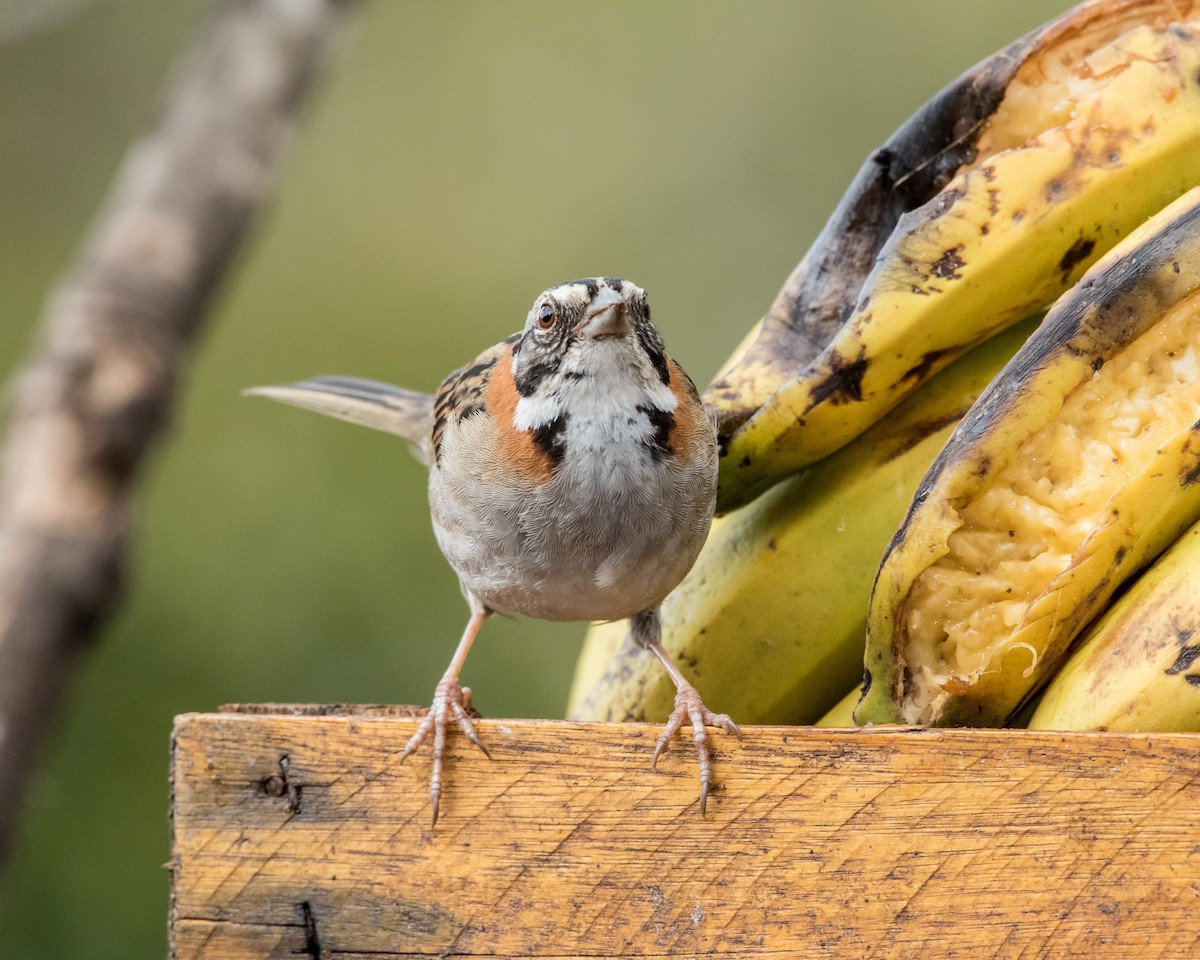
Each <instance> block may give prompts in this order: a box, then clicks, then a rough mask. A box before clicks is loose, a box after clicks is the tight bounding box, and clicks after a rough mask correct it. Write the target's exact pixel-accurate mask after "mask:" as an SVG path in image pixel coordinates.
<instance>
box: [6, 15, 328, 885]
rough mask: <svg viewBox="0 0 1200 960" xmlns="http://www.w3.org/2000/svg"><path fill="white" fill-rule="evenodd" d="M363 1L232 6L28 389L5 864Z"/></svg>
mask: <svg viewBox="0 0 1200 960" xmlns="http://www.w3.org/2000/svg"><path fill="white" fill-rule="evenodd" d="M348 5H349V0H235V2H231V3H230V4H229V5H228V7H227V8H226V10H225V11H224V12H223V13H222V14H221V15H220V16H219V17H218V18H217V20H216V22H215V24H214V26H213V28H212V29H211V31H210V32H209V33H208V34H207V35H206V36H205V37H204V38H203V39H202V40H201V41H200V42H199V44H198V45H197V47H196V48H195V49H194V50H192V51H191V52H190V53H189V54H188V55H187V57H186V58H185V61H184V63H183V64H182V65H181V67H180V70H179V73H178V75H177V78H176V82H175V83H174V85H173V88H172V89H171V90H170V92H169V94H168V96H167V99H166V102H165V104H164V106H163V108H162V110H161V112H160V115H159V116H158V118H157V119H156V121H155V122H154V123H153V124H152V127H151V129H150V130H149V131H148V132H147V133H146V134H145V135H144V136H143V137H142V138H141V139H140V140H138V141H137V142H135V143H134V144H133V146H132V147H131V149H130V151H129V153H128V155H127V156H126V158H125V161H124V164H123V165H122V167H121V170H120V172H119V174H118V176H117V178H116V181H115V183H114V185H113V187H112V189H111V191H110V194H109V197H108V199H107V201H106V203H105V205H104V207H103V208H102V210H101V211H100V214H99V217H98V219H97V221H96V223H95V224H94V225H93V228H92V232H91V235H90V237H89V238H88V240H87V241H86V243H85V244H84V246H83V249H82V251H81V252H80V255H79V258H78V261H77V262H76V263H75V265H74V266H73V268H72V269H71V270H70V271H69V272H68V274H67V275H66V277H65V278H64V280H63V281H62V282H61V284H60V287H59V289H58V290H57V292H56V293H55V294H54V295H53V296H52V297H51V299H50V301H49V303H48V305H47V308H46V312H45V316H44V320H43V330H42V333H41V340H40V343H39V345H38V346H37V348H36V349H35V351H34V353H33V356H32V357H31V358H30V360H29V362H28V365H27V369H26V371H25V372H24V374H23V375H22V376H21V377H20V379H19V381H18V385H17V392H16V397H15V404H14V409H13V413H12V418H11V422H10V426H9V434H8V438H7V442H6V446H5V448H4V450H3V453H2V456H3V460H2V465H0V864H2V863H3V862H4V861H5V859H6V857H7V853H8V850H9V848H10V846H11V841H12V836H13V833H14V830H15V825H16V821H17V814H18V812H19V808H20V801H21V797H22V794H23V791H24V786H25V783H26V781H27V780H28V777H29V773H30V770H31V767H32V766H33V764H34V762H35V759H36V755H37V748H38V745H39V743H40V741H41V739H42V734H43V730H44V728H45V727H46V726H47V724H48V722H49V721H50V720H51V719H52V717H53V715H54V710H55V707H56V705H57V702H58V700H59V698H60V695H61V693H62V691H63V688H64V684H65V682H66V680H67V679H68V677H69V674H70V672H71V668H72V666H73V663H74V661H75V659H76V654H77V653H78V651H79V650H80V649H81V647H82V646H83V645H84V643H85V641H87V640H89V639H90V638H91V637H93V636H94V635H95V634H96V632H97V630H98V628H99V625H100V623H101V622H102V621H103V620H104V619H105V617H106V615H107V613H108V612H109V611H110V610H111V609H112V606H113V603H114V601H115V600H116V599H117V597H118V595H119V593H120V590H121V586H122V582H123V574H124V569H123V568H124V561H125V554H126V540H127V531H128V512H129V511H128V507H129V501H130V497H131V494H132V493H133V490H134V485H135V481H136V479H137V475H138V468H139V466H140V465H141V463H142V461H143V460H144V458H145V455H146V452H147V449H148V447H149V446H150V443H151V441H152V440H153V439H154V438H155V437H156V436H157V435H158V434H159V432H160V431H161V430H162V427H163V425H164V424H165V422H166V420H167V414H168V410H169V407H170V402H171V399H172V396H173V393H174V388H175V386H176V384H177V382H178V381H179V379H180V377H181V375H182V374H183V372H184V370H185V366H186V361H187V359H188V347H189V345H190V343H191V341H192V339H193V338H194V337H195V334H196V332H197V329H198V328H199V327H200V325H201V322H202V320H203V318H204V314H205V308H206V307H207V305H208V303H209V301H210V299H211V297H212V294H213V292H214V290H215V289H216V287H217V285H218V283H219V282H220V280H221V279H222V277H223V276H224V274H225V272H226V270H227V269H228V267H229V265H230V263H231V261H232V259H233V257H234V256H235V254H236V253H237V251H238V249H239V247H240V244H241V241H242V239H243V238H244V237H245V235H246V232H247V228H248V226H249V225H250V222H251V219H252V217H253V215H254V213H255V211H256V210H257V209H258V208H259V207H260V206H261V205H262V203H263V201H264V200H265V199H266V197H267V195H268V194H269V192H270V189H271V186H272V184H273V181H274V175H275V172H276V170H277V168H278V166H279V161H280V159H281V157H282V156H283V154H284V151H285V147H286V146H287V143H288V141H289V139H290V134H291V133H292V130H293V128H294V126H295V123H296V119H297V113H298V111H299V109H300V107H301V105H302V103H303V102H304V100H305V98H306V95H307V94H308V92H309V90H310V89H311V87H312V85H313V81H314V79H315V77H316V74H317V70H318V67H319V66H320V65H321V62H322V60H323V59H324V55H325V54H326V53H327V51H328V49H329V46H330V43H331V41H332V37H333V33H334V28H335V26H336V23H337V21H338V20H339V17H340V14H341V12H342V10H343V9H344V8H345V7H347V6H348Z"/></svg>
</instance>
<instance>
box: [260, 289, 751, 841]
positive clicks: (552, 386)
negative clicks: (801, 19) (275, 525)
mask: <svg viewBox="0 0 1200 960" xmlns="http://www.w3.org/2000/svg"><path fill="white" fill-rule="evenodd" d="M246 392H247V393H249V394H253V395H257V396H264V397H269V398H271V399H273V400H279V401H282V402H284V403H289V404H293V405H295V406H298V407H304V408H306V409H309V410H314V411H316V412H318V413H324V414H327V415H329V416H333V417H338V418H340V419H343V420H348V421H350V422H352V423H358V424H362V425H364V426H368V427H373V428H375V429H377V430H383V431H387V432H389V433H394V434H397V435H399V436H401V437H403V438H405V439H406V440H408V441H409V443H410V444H411V445H412V447H413V449H414V452H415V453H416V454H417V456H418V458H419V459H421V460H422V461H423V462H424V463H426V464H427V465H428V467H429V509H430V514H431V517H432V521H433V531H434V535H435V536H436V538H437V542H438V546H439V547H440V548H441V550H442V553H443V554H445V556H446V559H447V560H448V561H449V563H450V566H451V567H453V569H454V571H455V573H457V574H458V579H459V582H460V584H461V586H462V590H463V593H464V594H465V596H466V599H467V603H468V605H469V606H470V619H469V620H468V622H467V626H466V629H465V631H464V632H463V635H462V639H461V640H460V641H459V644H458V648H457V649H456V650H455V652H454V656H453V657H452V658H451V660H450V665H449V666H448V667H447V668H446V672H445V674H444V676H443V677H442V679H441V681H440V682H439V683H438V685H437V687H436V689H435V691H434V696H433V704H432V706H431V707H430V709H429V711H428V713H427V714H426V715H425V717H424V719H423V720H422V722H421V724H420V726H419V727H418V729H417V732H416V733H415V734H413V736H412V738H411V739H410V740H409V741H408V743H407V744H406V745H405V747H404V750H403V752H402V754H401V757H400V762H401V763H403V762H404V761H405V760H406V759H408V757H409V756H411V755H412V754H413V753H414V751H416V750H417V748H418V747H419V746H420V745H421V744H422V743H423V742H425V741H426V740H427V739H428V738H429V736H430V734H432V735H433V747H432V752H433V759H432V770H431V773H430V780H429V794H430V799H431V801H432V807H433V822H434V824H436V823H437V816H438V807H439V804H440V800H441V795H442V785H443V761H444V755H445V743H446V735H447V731H448V729H449V728H451V727H452V726H454V725H457V727H458V728H459V729H460V730H461V731H462V733H463V735H464V736H466V737H467V739H468V740H469V741H470V742H471V743H473V744H475V746H477V747H478V748H479V749H480V750H482V751H483V752H484V754H485V755H488V756H489V757H490V754H488V751H487V748H486V747H485V746H484V744H483V742H482V741H481V739H480V738H479V735H478V733H477V732H476V730H475V726H474V724H473V723H472V722H471V707H470V690H469V688H466V687H463V686H462V685H461V684H460V682H459V678H460V674H461V671H462V668H463V664H464V662H465V660H466V658H467V654H468V652H469V651H470V649H471V645H472V643H473V642H474V641H475V637H476V634H477V633H478V632H479V629H480V627H481V626H482V624H483V622H484V620H485V619H486V618H487V617H488V616H490V615H491V614H493V613H496V614H501V615H503V616H515V615H518V614H519V615H523V616H527V617H534V618H537V619H541V620H559V621H569V620H593V621H597V620H598V621H609V620H621V619H625V618H628V619H629V621H630V633H631V636H632V638H633V640H634V641H635V642H636V643H637V644H638V646H639V647H641V648H642V649H644V650H646V651H648V652H649V653H650V654H652V655H654V656H655V657H657V658H658V660H659V661H661V663H662V665H663V667H664V668H665V669H666V670H667V672H668V673H669V674H670V677H671V679H672V680H673V681H674V684H675V688H676V691H677V692H676V696H675V704H674V710H673V711H672V713H671V715H670V717H669V718H668V720H667V723H666V726H665V728H664V729H663V732H662V735H661V736H660V737H659V738H658V740H657V742H656V743H655V747H654V753H653V755H652V757H651V767H654V766H655V765H656V764H657V762H658V758H659V756H660V754H661V753H662V752H663V751H664V750H665V749H666V748H667V747H668V745H669V743H670V741H671V739H672V737H673V736H674V735H675V734H676V733H677V732H678V731H679V729H680V728H681V727H682V726H683V724H684V723H685V722H686V723H689V724H690V725H691V727H692V731H693V740H694V742H695V745H696V750H697V754H698V761H699V777H700V811H701V814H703V813H704V811H705V807H706V801H707V797H708V793H709V790H710V787H711V785H712V767H711V761H710V755H709V754H710V751H709V744H708V735H707V732H706V730H705V728H706V726H710V727H715V728H720V729H723V730H725V731H727V732H729V733H732V734H734V735H736V736H737V737H738V738H739V739H740V737H741V733H740V731H739V730H738V727H737V725H736V724H735V723H734V722H733V721H732V720H731V719H730V718H729V717H728V716H726V715H725V714H715V713H713V712H712V711H710V710H709V709H708V707H706V706H705V705H704V703H703V701H702V700H701V698H700V694H699V693H698V692H697V690H696V688H695V687H694V686H692V684H691V683H689V682H688V680H687V679H686V678H685V677H684V675H683V674H682V673H681V672H680V670H679V668H678V666H676V664H675V663H674V662H673V660H672V659H671V657H670V655H669V654H668V653H667V651H666V650H665V649H664V648H663V645H662V628H661V624H660V620H659V613H658V608H659V604H660V603H661V602H662V600H663V598H664V597H666V595H667V594H668V593H669V592H670V591H671V590H672V589H673V588H674V587H675V586H676V584H678V583H679V582H680V580H682V579H683V577H684V575H685V574H686V573H687V572H688V570H689V569H690V568H691V566H692V563H693V562H694V561H695V559H696V555H697V554H698V553H699V552H700V548H701V546H702V545H703V544H704V540H705V538H706V537H707V536H708V529H709V525H710V523H711V521H712V516H713V509H714V506H715V504H716V488H717V443H716V430H715V427H714V424H713V421H712V419H711V418H710V416H709V415H708V413H707V412H706V411H705V408H704V406H703V404H702V403H701V401H700V395H699V393H698V392H697V390H696V387H695V384H693V383H692V381H691V379H690V378H689V377H688V375H687V374H686V373H684V371H683V368H682V367H680V366H679V364H678V363H676V362H675V361H674V360H672V359H671V358H670V357H669V356H667V354H666V352H665V350H664V348H663V342H662V340H661V338H660V337H659V335H658V332H657V330H656V329H655V327H654V325H653V324H652V323H651V321H650V306H649V304H648V303H647V302H646V294H645V291H643V290H642V289H641V288H640V287H638V286H636V285H635V284H633V283H630V282H629V281H628V280H621V279H618V278H616V277H595V278H590V279H584V280H572V281H570V282H568V283H563V284H559V285H558V286H555V287H551V288H550V289H549V290H546V291H545V292H544V293H542V294H541V295H540V296H539V297H538V298H537V299H536V300H535V301H534V303H533V307H532V308H531V309H530V311H529V315H528V317H527V318H526V320H525V325H524V328H523V329H522V330H521V331H520V332H519V333H515V334H513V335H512V336H510V337H508V338H507V339H505V340H502V341H501V342H500V343H498V344H496V345H495V346H493V347H490V348H489V349H487V350H485V351H484V352H483V353H481V354H480V355H479V356H478V357H476V358H475V359H474V360H473V361H472V362H471V363H469V364H467V365H466V366H463V367H460V368H459V369H457V370H455V371H454V372H453V373H451V374H450V376H448V377H447V378H446V379H445V380H444V381H443V382H442V384H441V386H440V387H439V388H438V391H437V393H436V394H435V395H430V394H426V393H419V392H417V391H413V390H408V389H405V388H403V387H396V386H392V385H391V384H386V383H379V382H376V381H371V380H361V379H358V378H355V377H335V376H321V377H315V378H312V379H309V380H302V381H299V382H297V383H292V384H287V385H284V386H273V387H256V388H253V389H251V390H248V391H246Z"/></svg>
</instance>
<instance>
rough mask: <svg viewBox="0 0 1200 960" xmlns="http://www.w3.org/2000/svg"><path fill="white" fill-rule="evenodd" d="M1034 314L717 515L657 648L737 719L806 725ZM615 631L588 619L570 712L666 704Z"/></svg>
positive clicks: (840, 673) (642, 657) (849, 677)
mask: <svg viewBox="0 0 1200 960" xmlns="http://www.w3.org/2000/svg"><path fill="white" fill-rule="evenodd" d="M1037 319H1038V318H1036V317H1035V318H1032V319H1031V320H1030V321H1029V322H1028V323H1025V324H1021V325H1018V326H1016V327H1013V328H1012V329H1010V330H1008V331H1006V332H1005V333H1004V334H1002V335H1000V336H997V337H994V338H992V339H991V340H989V341H988V342H986V343H984V344H981V345H980V346H979V347H977V348H975V349H974V350H972V351H971V352H970V353H968V354H967V355H966V356H964V357H962V358H961V359H960V360H958V361H957V362H955V363H954V364H952V365H951V366H950V367H948V368H947V369H945V370H944V371H942V373H940V374H939V375H938V376H936V377H935V378H934V379H933V380H931V381H930V383H929V385H928V386H927V387H926V388H925V389H924V390H922V391H920V392H919V393H917V394H915V395H914V396H912V397H910V398H909V399H908V400H906V401H905V402H904V403H903V404H901V405H900V406H899V407H897V408H896V409H895V410H894V411H892V413H891V414H890V415H889V416H887V417H886V418H885V419H884V420H883V421H882V422H881V423H879V424H877V425H876V427H875V428H873V429H871V430H869V431H867V433H865V434H864V435H863V436H862V437H860V438H858V439H857V440H856V441H854V442H853V443H851V444H849V445H848V446H846V447H845V448H843V449H842V450H840V451H838V452H837V453H836V454H834V455H833V456H832V457H829V458H828V459H826V460H825V461H823V462H822V463H820V464H817V465H816V466H814V467H813V468H812V469H810V470H808V471H807V472H806V473H804V474H802V475H800V476H795V477H790V478H789V479H788V480H786V481H785V482H783V483H781V484H779V485H778V486H777V487H775V488H774V489H773V490H770V491H768V492H767V493H766V494H765V495H764V496H762V497H759V498H758V499H757V500H756V501H755V502H754V503H752V504H750V505H749V506H747V507H745V508H744V509H742V510H738V511H736V512H735V513H732V514H730V515H728V516H725V517H721V518H718V519H717V521H716V522H715V523H714V525H713V529H712V532H711V533H710V534H709V537H708V541H707V542H706V543H705V545H704V549H703V550H702V551H701V553H700V556H699V558H698V559H697V560H696V563H695V565H694V566H693V567H692V569H691V572H690V573H689V574H688V576H687V577H686V578H685V579H684V581H683V583H681V584H680V585H679V586H678V587H677V588H676V589H675V591H674V592H673V593H672V594H671V595H670V596H669V597H668V598H667V600H666V601H665V603H664V604H663V606H662V610H661V615H662V624H663V644H664V646H666V648H667V649H668V650H670V651H671V652H672V654H673V655H674V656H675V657H677V658H678V659H679V661H680V662H682V663H685V664H687V665H689V666H690V674H689V679H691V680H692V681H693V682H694V683H695V684H696V685H697V686H698V687H699V689H700V690H701V691H702V692H703V694H704V696H705V697H708V698H711V699H713V700H714V701H715V702H718V703H720V705H721V710H722V711H726V712H728V713H730V714H732V715H734V716H736V717H737V718H738V721H739V722H741V723H811V722H812V721H813V720H815V719H817V718H818V717H820V716H821V714H822V713H824V712H825V710H827V709H828V708H829V707H830V706H831V705H832V704H833V703H834V702H835V701H836V700H838V699H839V698H840V697H841V696H842V695H843V694H844V693H845V692H846V690H847V689H849V687H850V686H851V685H852V684H853V683H855V682H856V681H859V682H861V679H862V653H863V634H864V631H865V629H866V610H867V599H868V597H869V596H870V591H871V581H872V579H873V576H874V572H875V567H876V564H877V563H878V560H879V557H880V555H881V554H882V552H883V549H884V547H885V546H886V544H887V542H888V538H889V537H890V536H891V535H892V533H893V532H894V531H895V529H896V526H897V524H898V523H899V522H900V520H901V518H902V517H903V516H904V511H905V510H906V509H907V507H908V503H909V499H910V498H911V497H912V494H913V491H914V490H915V489H916V486H917V483H918V482H919V481H920V479H921V477H922V476H923V475H924V473H925V471H926V470H927V469H928V468H929V465H930V463H932V462H933V459H934V457H935V456H936V455H937V453H938V451H939V450H940V449H941V448H942V445H943V444H944V443H945V442H946V439H947V437H948V436H949V435H950V431H951V429H952V428H953V426H954V424H955V423H957V422H958V420H959V419H960V418H961V417H962V416H963V415H964V414H965V413H966V411H967V409H968V408H969V407H970V406H971V404H972V403H973V402H974V400H975V398H976V397H978V396H979V394H980V393H981V392H982V391H983V389H984V387H986V386H987V384H988V382H989V381H990V380H991V379H992V378H993V377H994V376H995V374H996V373H997V372H998V371H999V370H1000V368H1001V367H1002V366H1003V365H1004V364H1005V363H1006V362H1007V361H1008V359H1009V358H1010V357H1011V356H1012V355H1013V354H1014V353H1015V352H1016V351H1017V349H1018V348H1019V347H1020V345H1021V343H1022V342H1024V339H1025V337H1026V336H1027V335H1028V334H1029V333H1030V331H1031V330H1033V329H1034V327H1035V326H1036V323H1037ZM627 634H628V626H627V624H626V622H624V621H621V622H618V623H611V624H599V625H596V626H594V627H592V629H591V631H590V633H589V634H588V637H587V640H586V641H585V644H584V652H583V655H582V657H581V658H580V661H579V664H578V666H577V668H576V675H575V683H574V686H573V689H572V693H571V701H570V706H569V712H570V715H571V716H572V717H573V718H574V719H578V720H645V719H652V718H654V719H657V718H658V717H660V716H665V715H666V714H668V713H669V712H670V709H671V704H672V698H673V697H674V694H675V688H674V686H673V685H672V683H671V681H670V678H668V677H666V676H665V674H664V672H663V671H662V669H661V668H659V667H658V666H657V662H656V661H655V660H654V659H653V658H652V657H649V656H647V655H646V653H645V651H643V650H640V649H639V648H637V647H636V646H634V644H633V642H632V641H631V640H629V639H627V636H626V635H627ZM664 681H665V682H664Z"/></svg>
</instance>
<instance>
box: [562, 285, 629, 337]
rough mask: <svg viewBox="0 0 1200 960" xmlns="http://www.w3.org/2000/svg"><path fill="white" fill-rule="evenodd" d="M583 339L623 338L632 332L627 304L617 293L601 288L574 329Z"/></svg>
mask: <svg viewBox="0 0 1200 960" xmlns="http://www.w3.org/2000/svg"><path fill="white" fill-rule="evenodd" d="M575 330H576V332H577V333H579V334H581V335H582V336H585V337H623V336H625V335H626V334H629V333H632V332H633V324H632V323H631V322H630V319H629V310H628V304H627V303H626V302H625V298H624V297H622V296H621V295H620V294H619V293H617V291H615V290H610V289H609V288H608V287H602V288H601V289H600V292H599V293H597V294H596V296H595V298H594V299H593V300H592V302H591V305H590V306H589V307H588V310H587V313H585V314H584V316H583V320H582V321H580V323H579V326H577V327H576V328H575Z"/></svg>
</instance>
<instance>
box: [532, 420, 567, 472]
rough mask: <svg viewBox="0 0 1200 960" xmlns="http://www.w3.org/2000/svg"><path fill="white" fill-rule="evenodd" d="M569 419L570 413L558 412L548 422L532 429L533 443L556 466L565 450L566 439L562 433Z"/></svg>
mask: <svg viewBox="0 0 1200 960" xmlns="http://www.w3.org/2000/svg"><path fill="white" fill-rule="evenodd" d="M570 419H571V416H570V414H567V413H560V414H559V415H558V416H557V417H555V418H554V419H553V420H551V421H550V422H549V423H543V424H542V425H541V426H540V427H535V428H534V430H533V442H534V445H535V446H536V447H537V448H538V449H539V450H541V451H542V452H543V453H545V454H546V456H547V457H549V458H550V462H551V463H552V464H554V466H556V467H557V466H558V465H559V464H560V463H561V462H562V458H563V456H564V455H565V454H566V452H567V440H566V437H565V436H564V433H565V432H566V429H567V421H568V420H570Z"/></svg>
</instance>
